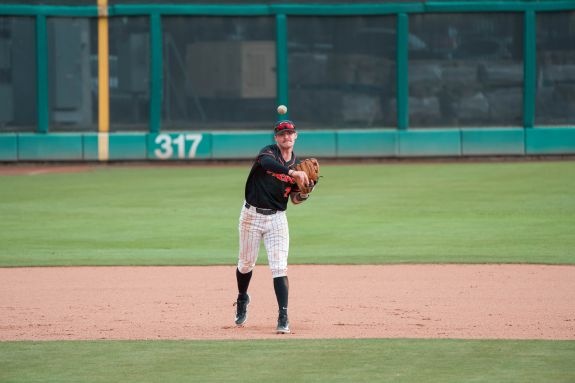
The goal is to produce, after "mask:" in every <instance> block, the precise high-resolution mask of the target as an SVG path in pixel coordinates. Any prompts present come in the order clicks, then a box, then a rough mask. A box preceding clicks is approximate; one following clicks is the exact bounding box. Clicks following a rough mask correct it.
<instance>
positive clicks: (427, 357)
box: [0, 339, 575, 383]
mask: <svg viewBox="0 0 575 383" xmlns="http://www.w3.org/2000/svg"><path fill="white" fill-rule="evenodd" d="M0 352H1V353H2V359H0V381H2V382H14V383H16V382H23V383H24V382H26V383H32V382H58V383H68V382H83V383H92V382H94V383H96V382H123V383H129V382H134V383H140V382H162V383H171V382H174V383H177V382H232V381H235V382H254V383H256V382H262V383H267V382H410V383H411V382H413V383H421V382H454V383H461V382H508V383H510V382H517V383H527V382H534V383H541V382H573V381H575V368H574V367H573V360H575V343H574V342H565V341H559V342H550V341H491V340H482V341H477V340H473V341H458V340H417V339H413V340H405V339H364V340H351V339H349V340H331V341H326V340H299V341H292V340H280V341H212V342H207V341H195V342H185V341H157V342H151V341H129V342H128V341H116V342H102V341H91V342H76V341H74V342H10V343H0Z"/></svg>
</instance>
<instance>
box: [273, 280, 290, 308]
mask: <svg viewBox="0 0 575 383" xmlns="http://www.w3.org/2000/svg"><path fill="white" fill-rule="evenodd" d="M274 291H275V292H276V299H277V300H278V307H279V309H280V311H284V312H286V313H287V307H288V295H289V281H288V277H287V276H285V277H277V278H274Z"/></svg>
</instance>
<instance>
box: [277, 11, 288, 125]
mask: <svg viewBox="0 0 575 383" xmlns="http://www.w3.org/2000/svg"><path fill="white" fill-rule="evenodd" d="M276 68H277V73H276V78H277V89H276V95H277V103H278V105H280V104H283V105H286V106H289V105H288V96H289V95H288V86H289V85H288V51H287V17H286V15H285V14H278V15H276ZM288 115H289V108H288ZM288 115H286V116H285V117H286V118H288V117H287V116H288Z"/></svg>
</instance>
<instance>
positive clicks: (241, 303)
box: [234, 294, 250, 326]
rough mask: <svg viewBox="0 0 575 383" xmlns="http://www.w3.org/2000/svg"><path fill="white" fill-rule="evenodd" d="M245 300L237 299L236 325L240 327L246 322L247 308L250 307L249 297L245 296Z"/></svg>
mask: <svg viewBox="0 0 575 383" xmlns="http://www.w3.org/2000/svg"><path fill="white" fill-rule="evenodd" d="M246 296H247V299H238V300H237V301H236V303H234V306H236V325H237V326H241V325H243V324H244V323H246V321H247V320H248V306H249V305H250V296H249V294H246Z"/></svg>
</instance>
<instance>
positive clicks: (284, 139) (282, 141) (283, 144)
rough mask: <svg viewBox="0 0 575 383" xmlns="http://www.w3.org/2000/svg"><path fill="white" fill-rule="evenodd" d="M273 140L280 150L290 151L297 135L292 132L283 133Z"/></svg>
mask: <svg viewBox="0 0 575 383" xmlns="http://www.w3.org/2000/svg"><path fill="white" fill-rule="evenodd" d="M274 137H275V140H276V142H277V144H278V146H279V147H280V149H290V148H293V146H294V144H295V140H296V139H297V133H296V132H294V131H293V130H292V131H283V132H280V133H278V134H276V135H275V136H274Z"/></svg>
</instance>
